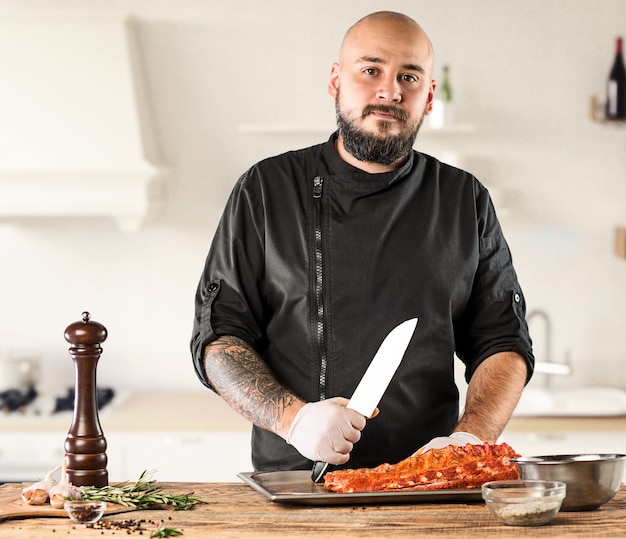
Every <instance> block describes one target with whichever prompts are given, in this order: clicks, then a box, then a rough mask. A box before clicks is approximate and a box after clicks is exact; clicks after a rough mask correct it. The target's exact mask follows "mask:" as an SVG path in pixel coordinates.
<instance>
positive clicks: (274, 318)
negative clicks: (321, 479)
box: [191, 12, 534, 471]
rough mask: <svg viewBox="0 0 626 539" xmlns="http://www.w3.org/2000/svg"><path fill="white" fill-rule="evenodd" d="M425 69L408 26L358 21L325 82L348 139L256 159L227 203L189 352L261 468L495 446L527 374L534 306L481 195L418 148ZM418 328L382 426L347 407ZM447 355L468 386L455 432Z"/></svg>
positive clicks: (426, 57)
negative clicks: (371, 372) (393, 333)
mask: <svg viewBox="0 0 626 539" xmlns="http://www.w3.org/2000/svg"><path fill="white" fill-rule="evenodd" d="M432 71H433V50H432V46H431V43H430V41H429V39H428V37H427V36H426V34H425V33H424V31H423V30H422V29H421V27H420V26H419V25H418V24H417V23H416V22H415V21H413V20H412V19H410V18H409V17H406V16H405V15H402V14H398V13H392V12H379V13H374V14H371V15H369V16H367V17H365V18H363V19H361V20H360V21H358V22H357V23H356V24H355V25H354V26H353V27H352V28H350V29H349V31H348V32H347V34H346V36H345V38H344V41H343V43H342V46H341V50H340V57H339V62H338V63H336V64H334V65H333V66H332V70H331V74H330V82H329V86H328V91H329V94H330V96H331V97H333V98H334V99H335V103H336V110H337V122H338V132H337V133H335V134H333V135H332V136H331V138H330V140H329V141H328V142H326V143H325V144H320V145H318V146H313V147H311V148H306V149H303V150H298V151H295V152H288V153H286V154H284V155H281V156H278V157H274V158H270V159H267V160H264V161H262V162H260V163H258V164H257V165H255V166H254V167H252V168H251V169H250V170H249V171H248V172H246V173H245V174H244V175H243V176H242V178H241V179H240V180H239V182H238V183H237V185H236V187H235V189H234V190H233V193H232V195H231V197H230V199H229V202H228V204H227V207H226V209H225V212H224V215H223V217H222V220H221V223H220V224H219V226H218V230H217V232H216V235H215V238H214V240H213V244H212V247H211V250H210V253H209V256H208V258H207V262H206V266H205V269H204V273H203V275H202V279H201V281H200V284H199V286H198V291H197V295H196V317H195V324H194V333H193V338H192V343H191V348H192V353H193V357H194V365H195V369H196V372H197V374H198V376H199V377H200V379H201V380H202V382H203V383H204V384H205V385H206V386H208V387H210V388H212V389H213V390H214V391H216V392H217V393H218V394H219V395H220V396H221V397H222V398H223V399H224V400H225V401H226V402H227V403H228V404H229V405H230V406H231V407H233V408H234V409H235V410H237V411H238V412H239V413H241V414H242V415H243V416H244V417H246V418H247V419H249V420H250V421H251V422H252V423H254V428H253V437H252V461H253V465H254V467H255V469H257V470H266V471H267V470H289V469H306V468H309V467H310V466H311V464H312V461H315V460H322V461H326V462H329V463H331V464H336V465H342V466H343V467H345V466H349V467H362V466H368V467H369V466H375V465H378V464H380V463H382V462H397V461H399V460H401V459H403V458H405V457H407V456H409V455H410V454H411V453H413V452H414V451H415V450H416V449H418V448H419V447H421V446H423V445H424V444H426V443H427V442H428V444H427V445H426V447H432V446H443V445H447V444H449V443H455V444H462V443H465V441H467V440H470V441H474V442H479V441H481V440H482V441H485V442H491V443H493V442H495V441H496V439H497V438H498V436H499V435H500V433H501V431H502V429H503V428H504V426H505V425H506V423H507V422H508V420H509V418H510V416H511V413H512V412H513V409H514V408H515V406H516V404H517V401H518V399H519V396H520V394H521V391H522V389H523V387H524V384H525V383H526V382H527V381H528V379H529V378H530V376H531V374H532V370H533V367H534V358H533V355H532V351H531V343H530V339H529V336H528V329H527V325H526V322H525V302H524V298H523V295H522V291H521V289H520V287H519V284H518V282H517V277H516V274H515V271H514V269H513V266H512V261H511V256H510V253H509V249H508V247H507V244H506V242H505V240H504V237H503V235H502V231H501V229H500V226H499V224H498V221H497V218H496V216H495V212H494V210H493V206H492V204H491V201H490V199H489V195H488V193H487V191H486V190H485V189H484V187H483V186H482V185H481V184H480V183H479V182H478V181H477V180H476V179H475V178H474V177H473V176H471V175H470V174H468V173H465V172H463V171H460V170H458V169H455V168H453V167H449V166H447V165H444V164H442V163H440V162H439V161H437V160H436V159H434V158H432V157H429V156H426V155H423V154H420V153H418V152H415V151H414V150H413V149H412V146H413V143H414V140H415V137H416V135H417V132H418V130H419V127H420V125H421V123H422V120H423V118H424V115H425V114H428V113H430V111H431V108H432V103H433V99H434V94H435V89H436V82H435V81H434V80H432ZM414 317H418V318H419V324H418V327H417V329H416V331H415V333H414V335H413V337H412V339H411V342H410V344H409V347H408V349H407V352H406V354H405V356H404V359H403V361H402V363H401V365H400V367H399V368H398V370H397V372H396V374H395V375H394V378H393V379H392V381H391V383H390V385H389V387H388V389H387V391H386V392H385V395H384V396H383V398H382V400H381V402H380V405H379V409H380V413H379V414H378V416H377V417H374V418H371V419H370V418H365V417H363V416H362V415H361V414H359V413H358V412H356V411H354V410H351V409H348V408H346V404H347V402H348V399H347V397H350V395H352V392H353V391H354V389H355V387H356V385H357V384H358V382H359V380H360V378H361V376H362V375H363V373H364V372H365V370H366V369H367V366H368V365H369V362H370V361H371V359H372V357H373V356H374V354H375V352H376V350H377V348H378V346H379V345H380V343H381V342H382V340H383V339H384V337H385V336H386V335H387V333H388V332H389V331H390V330H391V329H393V328H394V327H395V326H396V325H397V324H398V323H400V322H402V321H404V320H406V319H409V318H414ZM454 353H456V354H457V355H458V356H459V357H460V358H461V360H462V361H463V362H464V363H465V365H466V377H467V379H468V380H469V386H468V393H467V400H466V403H465V410H464V413H463V416H462V417H461V419H460V421H459V420H458V418H459V402H458V390H457V388H456V385H455V383H454V374H453V373H454V368H453V363H454ZM450 433H452V434H450Z"/></svg>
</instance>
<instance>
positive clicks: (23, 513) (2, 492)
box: [0, 483, 136, 522]
mask: <svg viewBox="0 0 626 539" xmlns="http://www.w3.org/2000/svg"><path fill="white" fill-rule="evenodd" d="M25 486H27V485H26V484H15V483H9V484H6V485H2V486H0V522H1V521H3V520H9V519H20V518H33V517H64V518H68V516H67V512H66V511H65V509H55V508H54V507H52V506H51V505H50V503H49V502H48V503H45V504H43V505H29V504H27V503H24V502H23V501H22V489H23V488H24V487H25ZM135 510H136V509H134V508H132V507H126V506H124V505H118V504H114V503H108V502H107V508H106V509H105V511H104V514H105V515H114V514H116V513H126V512H129V511H135Z"/></svg>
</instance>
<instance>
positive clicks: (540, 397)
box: [513, 387, 626, 417]
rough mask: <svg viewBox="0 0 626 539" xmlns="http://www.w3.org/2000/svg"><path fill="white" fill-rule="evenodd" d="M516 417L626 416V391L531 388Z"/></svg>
mask: <svg viewBox="0 0 626 539" xmlns="http://www.w3.org/2000/svg"><path fill="white" fill-rule="evenodd" d="M513 415H514V416H533V417H538V416H559V417H567V416H570V417H574V416H587V417H591V416H595V417H603V416H604V417H606V416H621V415H626V391H624V390H622V389H618V388H613V387H572V388H550V389H547V388H533V387H527V388H526V389H525V390H524V392H523V393H522V397H521V398H520V401H519V403H518V405H517V408H516V409H515V412H514V413H513Z"/></svg>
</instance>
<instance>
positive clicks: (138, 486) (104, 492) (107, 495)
mask: <svg viewBox="0 0 626 539" xmlns="http://www.w3.org/2000/svg"><path fill="white" fill-rule="evenodd" d="M154 472H155V470H151V471H150V472H148V471H146V470H144V472H143V473H142V474H141V476H139V479H138V480H137V481H136V482H135V483H118V484H115V485H107V486H106V487H89V486H85V487H80V494H81V497H82V498H83V500H94V501H96V500H97V501H104V502H111V503H117V504H119V505H124V506H126V507H134V508H135V509H149V508H154V507H159V506H162V505H170V506H173V507H174V511H186V510H188V509H191V508H193V507H194V506H195V505H197V504H200V503H206V502H204V501H202V500H201V499H200V498H199V497H198V496H193V492H192V493H189V494H165V493H163V492H162V489H161V487H159V486H157V485H155V482H156V481H155V480H153V479H151V477H152V475H153V474H154Z"/></svg>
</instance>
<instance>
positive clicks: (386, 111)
mask: <svg viewBox="0 0 626 539" xmlns="http://www.w3.org/2000/svg"><path fill="white" fill-rule="evenodd" d="M345 108H346V107H345V106H344V105H342V102H341V92H339V91H337V97H336V98H335V111H336V116H337V127H338V128H339V134H340V136H341V139H342V142H343V146H344V148H345V149H346V150H347V151H348V152H349V153H350V154H351V155H353V156H354V157H356V158H357V159H358V160H359V161H367V162H370V163H378V164H380V165H391V164H393V163H397V162H399V161H401V160H402V159H403V158H405V157H406V156H407V155H408V154H409V152H410V151H411V148H412V147H413V144H414V143H415V138H416V137H417V133H418V131H419V128H420V127H421V125H422V122H423V120H424V112H422V114H420V115H417V116H416V117H415V118H414V119H413V120H409V117H408V114H407V113H406V112H405V111H404V109H401V108H398V107H394V106H389V105H366V106H365V107H364V108H363V109H362V110H361V111H359V110H353V109H352V110H345ZM368 116H377V117H379V118H380V117H381V116H392V117H393V120H390V119H386V118H380V119H378V120H377V121H376V123H375V125H374V126H373V128H368V127H364V126H363V120H364V119H365V118H367V117H368Z"/></svg>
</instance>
